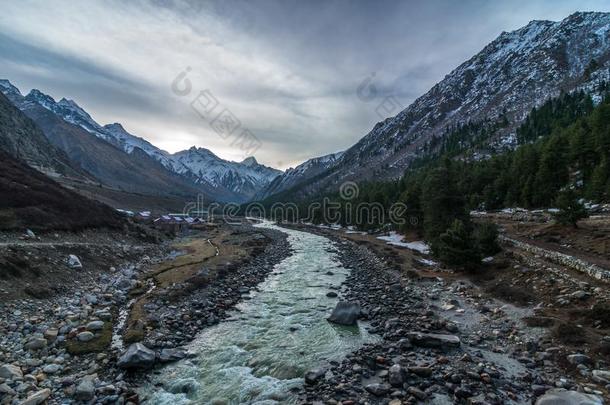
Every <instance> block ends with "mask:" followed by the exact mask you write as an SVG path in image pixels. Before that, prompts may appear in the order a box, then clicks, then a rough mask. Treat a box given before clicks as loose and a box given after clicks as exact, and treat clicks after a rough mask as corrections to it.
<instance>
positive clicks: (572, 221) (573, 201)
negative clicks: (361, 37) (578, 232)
mask: <svg viewBox="0 0 610 405" xmlns="http://www.w3.org/2000/svg"><path fill="white" fill-rule="evenodd" d="M555 205H556V206H557V208H558V209H559V212H557V213H555V214H554V217H555V220H556V221H557V222H559V223H560V224H562V225H572V226H573V227H574V228H576V227H577V225H576V224H577V222H578V221H579V220H580V219H583V218H587V217H588V216H589V215H588V214H587V210H586V209H585V207H584V206H583V205H582V204H581V203H580V202H578V198H577V196H576V193H575V192H574V190H572V189H571V188H567V189H565V190H562V191H561V192H560V193H559V196H557V199H556V200H555Z"/></svg>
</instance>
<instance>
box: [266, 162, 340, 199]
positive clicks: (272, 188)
mask: <svg viewBox="0 0 610 405" xmlns="http://www.w3.org/2000/svg"><path fill="white" fill-rule="evenodd" d="M342 155H343V152H337V153H331V154H330V155H325V156H320V157H316V158H312V159H309V160H307V161H305V162H304V163H301V164H300V165H298V166H297V167H295V168H290V169H288V170H286V171H285V172H284V173H283V174H281V175H280V176H277V177H276V178H275V179H273V181H271V182H270V183H269V184H268V185H267V187H265V188H264V189H262V190H261V191H260V192H259V193H257V194H256V196H255V199H257V200H262V199H264V198H267V197H269V196H272V195H275V194H278V193H282V192H284V191H288V190H290V189H291V188H292V187H295V186H297V185H298V184H299V183H302V182H305V181H308V180H311V179H313V178H314V177H316V176H320V175H323V173H325V172H326V171H327V170H328V169H330V168H332V167H334V165H335V164H336V163H337V162H338V161H339V159H341V156H342Z"/></svg>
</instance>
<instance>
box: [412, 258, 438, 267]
mask: <svg viewBox="0 0 610 405" xmlns="http://www.w3.org/2000/svg"><path fill="white" fill-rule="evenodd" d="M417 261H418V262H420V263H422V264H425V265H426V266H436V265H437V264H438V263H437V262H435V261H433V260H428V259H417Z"/></svg>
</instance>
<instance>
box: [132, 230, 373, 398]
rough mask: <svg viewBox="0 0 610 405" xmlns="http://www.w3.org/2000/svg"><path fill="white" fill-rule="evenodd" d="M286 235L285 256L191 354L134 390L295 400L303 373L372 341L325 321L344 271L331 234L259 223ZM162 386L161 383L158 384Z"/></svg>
mask: <svg viewBox="0 0 610 405" xmlns="http://www.w3.org/2000/svg"><path fill="white" fill-rule="evenodd" d="M257 226H258V227H268V228H273V229H277V230H280V231H282V232H285V233H287V234H288V241H289V243H290V245H291V248H292V250H293V254H291V255H290V256H289V257H287V258H286V259H284V260H283V261H282V262H280V263H279V264H278V265H276V267H275V268H274V270H273V272H272V273H271V274H270V275H269V276H268V277H267V279H266V280H265V281H264V282H263V283H261V284H259V285H258V289H257V291H252V292H251V293H250V294H249V299H246V300H243V301H242V302H241V303H240V304H238V306H237V307H236V308H235V310H234V311H232V313H231V316H230V317H229V318H228V319H226V320H224V321H222V322H221V323H219V324H218V325H216V326H213V327H211V328H208V329H206V330H204V331H203V332H202V333H201V334H200V335H199V336H198V337H197V338H196V339H195V340H194V341H193V342H192V343H191V345H190V346H189V350H190V351H191V352H194V353H195V357H193V358H191V359H189V360H183V361H181V362H178V363H175V364H172V365H170V366H167V367H165V368H163V369H161V370H160V374H158V375H155V376H154V378H153V382H152V383H151V384H150V385H149V386H147V387H144V388H143V390H142V395H143V396H144V397H148V398H149V403H152V404H172V405H176V404H188V403H191V404H206V403H213V404H244V403H245V404H253V403H259V404H273V403H295V402H296V398H295V396H294V393H293V392H292V391H291V389H294V388H297V387H299V386H300V385H301V384H303V379H302V377H303V375H304V373H305V372H306V371H307V370H309V369H312V368H315V367H318V366H321V365H323V364H324V362H327V361H329V360H340V359H341V358H342V357H344V356H345V355H346V354H348V353H349V352H352V351H354V350H356V349H357V348H358V347H360V346H361V345H362V344H364V343H365V342H370V341H374V340H375V337H373V336H372V335H369V334H368V333H367V332H366V330H365V328H364V325H363V324H360V325H359V326H358V327H342V326H338V325H334V324H331V323H329V322H328V321H326V318H327V317H328V315H330V312H331V311H332V309H333V308H334V307H335V305H336V303H337V302H338V299H337V298H329V297H327V296H326V294H327V293H328V292H329V291H331V290H333V289H334V290H336V291H337V292H339V289H340V286H341V284H342V282H343V281H344V280H345V278H346V276H347V274H348V273H349V271H348V270H347V269H345V268H343V267H342V265H341V263H340V262H339V260H338V258H337V253H336V249H337V247H336V246H335V244H334V242H332V241H331V240H329V239H327V238H325V237H322V236H318V235H314V234H310V233H306V232H301V231H297V230H292V229H284V228H280V227H277V226H276V225H273V224H271V223H267V222H265V223H262V224H259V225H257ZM161 384H162V385H163V388H160V387H158V386H159V385H161Z"/></svg>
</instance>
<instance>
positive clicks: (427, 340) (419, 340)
mask: <svg viewBox="0 0 610 405" xmlns="http://www.w3.org/2000/svg"><path fill="white" fill-rule="evenodd" d="M407 337H408V338H409V340H410V341H411V343H412V344H413V345H415V346H420V347H430V348H436V349H449V348H454V347H460V344H461V342H460V338H459V337H457V336H455V335H443V334H437V333H423V332H410V333H408V334H407Z"/></svg>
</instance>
